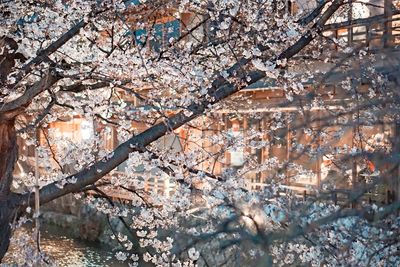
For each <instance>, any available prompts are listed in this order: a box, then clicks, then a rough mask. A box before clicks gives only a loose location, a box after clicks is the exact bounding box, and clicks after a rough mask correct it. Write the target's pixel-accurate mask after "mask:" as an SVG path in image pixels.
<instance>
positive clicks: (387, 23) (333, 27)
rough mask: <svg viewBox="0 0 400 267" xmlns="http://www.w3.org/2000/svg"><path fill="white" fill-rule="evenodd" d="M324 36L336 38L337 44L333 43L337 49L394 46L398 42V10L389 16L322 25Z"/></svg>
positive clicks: (399, 15)
mask: <svg viewBox="0 0 400 267" xmlns="http://www.w3.org/2000/svg"><path fill="white" fill-rule="evenodd" d="M324 36H325V37H327V38H331V39H333V38H334V39H336V40H337V43H338V44H334V47H335V48H336V49H337V50H341V49H342V48H345V47H348V46H355V47H357V46H359V47H367V48H369V50H377V49H382V48H386V47H396V46H397V45H399V44H400V11H393V14H392V16H391V17H389V18H387V17H386V16H385V15H378V16H374V17H370V18H365V19H355V20H351V21H344V22H339V23H333V24H328V25H326V26H325V27H324Z"/></svg>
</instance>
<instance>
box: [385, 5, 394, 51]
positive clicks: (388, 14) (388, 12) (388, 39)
mask: <svg viewBox="0 0 400 267" xmlns="http://www.w3.org/2000/svg"><path fill="white" fill-rule="evenodd" d="M392 2H393V0H385V10H384V17H385V19H386V21H385V27H384V31H383V47H390V46H391V45H392V21H391V19H392V16H393V11H392V4H393V3H392Z"/></svg>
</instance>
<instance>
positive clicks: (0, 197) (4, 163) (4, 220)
mask: <svg viewBox="0 0 400 267" xmlns="http://www.w3.org/2000/svg"><path fill="white" fill-rule="evenodd" d="M17 153H18V147H17V136H16V132H15V126H14V119H10V120H4V121H1V120H0V262H1V261H2V259H3V257H4V255H5V253H6V252H7V249H8V246H9V243H10V237H11V225H10V223H11V222H12V218H13V217H14V214H15V212H16V209H15V207H13V205H11V199H12V197H11V192H10V188H11V183H12V179H13V170H14V164H15V162H16V159H17Z"/></svg>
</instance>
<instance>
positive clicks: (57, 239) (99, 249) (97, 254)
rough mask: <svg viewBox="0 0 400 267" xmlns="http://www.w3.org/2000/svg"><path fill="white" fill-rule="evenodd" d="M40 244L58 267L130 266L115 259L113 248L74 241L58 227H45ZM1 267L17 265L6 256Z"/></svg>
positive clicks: (95, 243)
mask: <svg viewBox="0 0 400 267" xmlns="http://www.w3.org/2000/svg"><path fill="white" fill-rule="evenodd" d="M19 231H20V232H19V233H17V234H27V233H28V231H30V229H29V227H27V228H25V229H21V230H19ZM40 244H41V245H40V248H41V250H42V251H43V252H45V253H46V254H47V255H48V256H49V257H50V258H51V259H52V260H53V261H54V263H55V265H56V266H61V267H64V266H65V267H66V266H71V267H72V266H77V267H78V266H82V267H94V266H96V267H97V266H110V267H120V266H121V267H123V266H128V265H127V264H124V263H122V262H120V261H118V260H116V259H115V257H114V255H115V253H116V251H113V248H111V247H109V246H107V245H105V244H101V243H98V242H88V241H84V240H80V239H74V238H72V237H71V236H68V235H67V234H66V233H64V232H63V230H62V229H60V228H58V227H51V226H43V227H42V230H41V243H40ZM11 250H12V252H16V251H15V250H16V248H15V247H11ZM1 266H2V267H3V266H16V265H15V262H13V260H11V259H10V257H9V256H8V257H7V256H6V258H5V262H4V264H1Z"/></svg>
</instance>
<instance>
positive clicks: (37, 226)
mask: <svg viewBox="0 0 400 267" xmlns="http://www.w3.org/2000/svg"><path fill="white" fill-rule="evenodd" d="M39 175H40V174H39V155H38V148H37V147H36V148H35V214H34V217H35V237H36V245H37V255H36V266H40V252H39V246H40V220H39V216H40V197H39Z"/></svg>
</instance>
